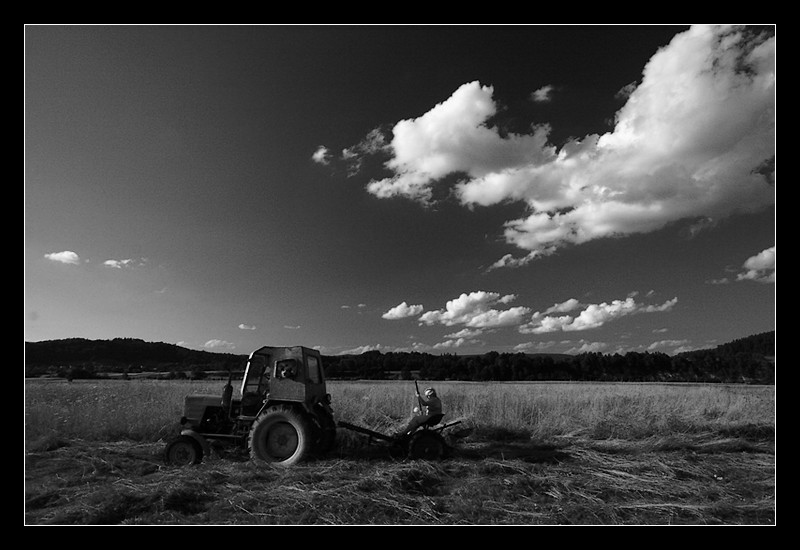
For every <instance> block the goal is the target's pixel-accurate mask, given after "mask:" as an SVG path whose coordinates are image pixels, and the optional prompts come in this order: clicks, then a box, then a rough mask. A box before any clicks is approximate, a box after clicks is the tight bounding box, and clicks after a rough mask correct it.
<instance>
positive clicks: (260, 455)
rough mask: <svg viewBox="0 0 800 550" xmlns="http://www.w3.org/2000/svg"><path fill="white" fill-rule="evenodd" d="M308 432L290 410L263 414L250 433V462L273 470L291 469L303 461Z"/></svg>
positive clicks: (306, 447)
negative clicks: (269, 466)
mask: <svg viewBox="0 0 800 550" xmlns="http://www.w3.org/2000/svg"><path fill="white" fill-rule="evenodd" d="M312 443H313V441H312V437H311V428H310V426H309V425H308V422H306V420H305V419H304V418H303V416H302V415H301V414H300V413H298V412H297V411H294V410H292V409H291V408H290V407H272V408H269V409H267V410H266V412H264V414H262V415H261V416H260V417H259V418H258V419H257V420H256V421H255V422H254V423H253V427H252V428H251V430H250V441H249V447H250V458H252V459H253V460H255V461H256V462H267V463H270V464H274V465H276V466H292V465H293V464H297V463H298V462H300V461H302V460H303V459H304V458H305V457H306V455H307V454H308V452H309V451H310V449H311V445H312Z"/></svg>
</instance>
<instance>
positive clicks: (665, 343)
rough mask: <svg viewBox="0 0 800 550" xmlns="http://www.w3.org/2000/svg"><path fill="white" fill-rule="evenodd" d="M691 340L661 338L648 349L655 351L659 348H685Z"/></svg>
mask: <svg viewBox="0 0 800 550" xmlns="http://www.w3.org/2000/svg"><path fill="white" fill-rule="evenodd" d="M688 344H689V340H659V341H658V342H653V343H652V344H650V345H649V346H647V351H655V350H657V349H659V348H679V349H685V348H686V346H687V345H688Z"/></svg>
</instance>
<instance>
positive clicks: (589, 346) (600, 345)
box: [564, 340, 608, 355]
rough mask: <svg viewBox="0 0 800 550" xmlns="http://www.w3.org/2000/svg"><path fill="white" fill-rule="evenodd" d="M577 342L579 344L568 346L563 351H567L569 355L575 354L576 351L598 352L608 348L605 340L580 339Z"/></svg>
mask: <svg viewBox="0 0 800 550" xmlns="http://www.w3.org/2000/svg"><path fill="white" fill-rule="evenodd" d="M578 343H579V344H580V346H578V347H573V348H570V349H568V350H567V351H565V352H564V353H568V354H570V355H575V354H578V353H598V352H601V351H605V350H606V349H608V344H606V343H605V342H587V341H586V340H581V341H580V342H578Z"/></svg>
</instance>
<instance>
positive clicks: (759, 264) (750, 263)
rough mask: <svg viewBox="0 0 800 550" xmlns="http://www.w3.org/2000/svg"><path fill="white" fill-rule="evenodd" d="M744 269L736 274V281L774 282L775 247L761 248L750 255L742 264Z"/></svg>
mask: <svg viewBox="0 0 800 550" xmlns="http://www.w3.org/2000/svg"><path fill="white" fill-rule="evenodd" d="M742 267H743V268H744V271H743V272H742V273H739V274H738V275H737V276H736V280H737V281H756V282H759V283H774V282H775V247H774V246H772V247H770V248H767V249H766V250H762V251H761V252H759V253H758V254H756V255H755V256H751V257H750V258H748V259H747V261H745V262H744V265H743V266H742Z"/></svg>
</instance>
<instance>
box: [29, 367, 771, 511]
mask: <svg viewBox="0 0 800 550" xmlns="http://www.w3.org/2000/svg"><path fill="white" fill-rule="evenodd" d="M221 386H222V383H220V382H205V383H199V382H168V381H129V382H124V381H115V382H80V383H78V382H73V383H71V384H69V383H66V382H39V381H32V382H29V383H27V385H26V469H25V471H26V495H25V498H26V509H25V518H26V523H28V524H37V525H38V524H92V525H96V524H184V525H185V524H221V525H225V524H280V525H326V524H332V525H364V524H370V525H390V524H391V525H411V524H414V525H420V524H421V525H431V524H439V525H479V524H487V525H500V524H544V525H556V524H557V525H562V524H607V525H615V524H627V525H632V524H657V525H661V524H670V523H675V524H757V525H762V524H772V523H774V521H775V456H774V446H775V441H774V437H775V433H774V421H775V418H774V417H775V403H774V388H759V387H745V386H689V385H681V386H665V385H646V384H632V385H623V384H477V383H462V382H458V383H456V382H452V383H437V384H435V386H436V388H437V390H439V393H440V395H441V397H442V398H443V401H444V403H445V407H446V408H447V412H448V417H447V418H448V419H449V420H455V419H461V420H462V421H463V422H464V424H465V425H468V426H470V427H472V428H473V430H472V435H471V436H470V437H468V438H467V439H463V440H460V441H459V442H458V443H457V444H456V445H455V449H454V451H453V454H452V455H451V456H450V457H449V458H448V459H446V460H443V461H440V462H425V461H413V460H407V459H403V458H397V457H392V456H390V455H389V454H388V452H387V451H386V450H385V449H384V448H382V447H380V446H369V447H368V446H367V445H366V441H365V440H366V438H365V437H363V436H361V435H360V434H357V433H354V432H349V431H346V430H340V432H339V434H338V436H337V437H338V443H339V444H338V445H337V447H336V448H335V450H334V451H333V452H331V453H330V455H329V456H327V457H324V458H321V459H318V460H315V461H311V462H308V463H306V464H302V465H300V466H298V467H295V468H291V469H287V470H284V469H273V468H259V467H257V466H255V465H254V464H252V463H251V462H250V461H249V460H247V457H246V455H243V454H240V453H236V452H231V453H227V454H223V455H222V456H216V455H215V456H212V457H209V458H208V460H206V461H205V462H204V463H203V464H201V465H199V466H197V467H191V468H185V469H180V468H171V467H167V466H165V465H164V464H163V462H162V460H161V451H162V450H163V446H164V442H163V441H164V438H165V437H167V435H168V434H170V432H171V431H174V429H175V424H176V420H177V418H178V417H179V416H180V414H181V412H182V411H181V407H182V403H183V397H184V395H185V394H187V393H219V392H220V390H221ZM329 391H330V392H331V394H332V396H333V403H334V408H335V412H336V416H337V419H340V420H347V421H348V422H352V423H355V424H359V425H363V426H367V427H370V428H372V429H377V430H380V431H383V430H388V429H391V428H392V427H393V426H395V425H396V424H397V423H398V422H401V421H403V420H404V419H405V418H406V416H407V415H408V413H409V409H410V407H411V406H412V405H413V403H414V395H413V384H410V383H398V382H392V383H389V382H374V383H366V382H360V383H344V382H335V383H332V384H330V387H329Z"/></svg>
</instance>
